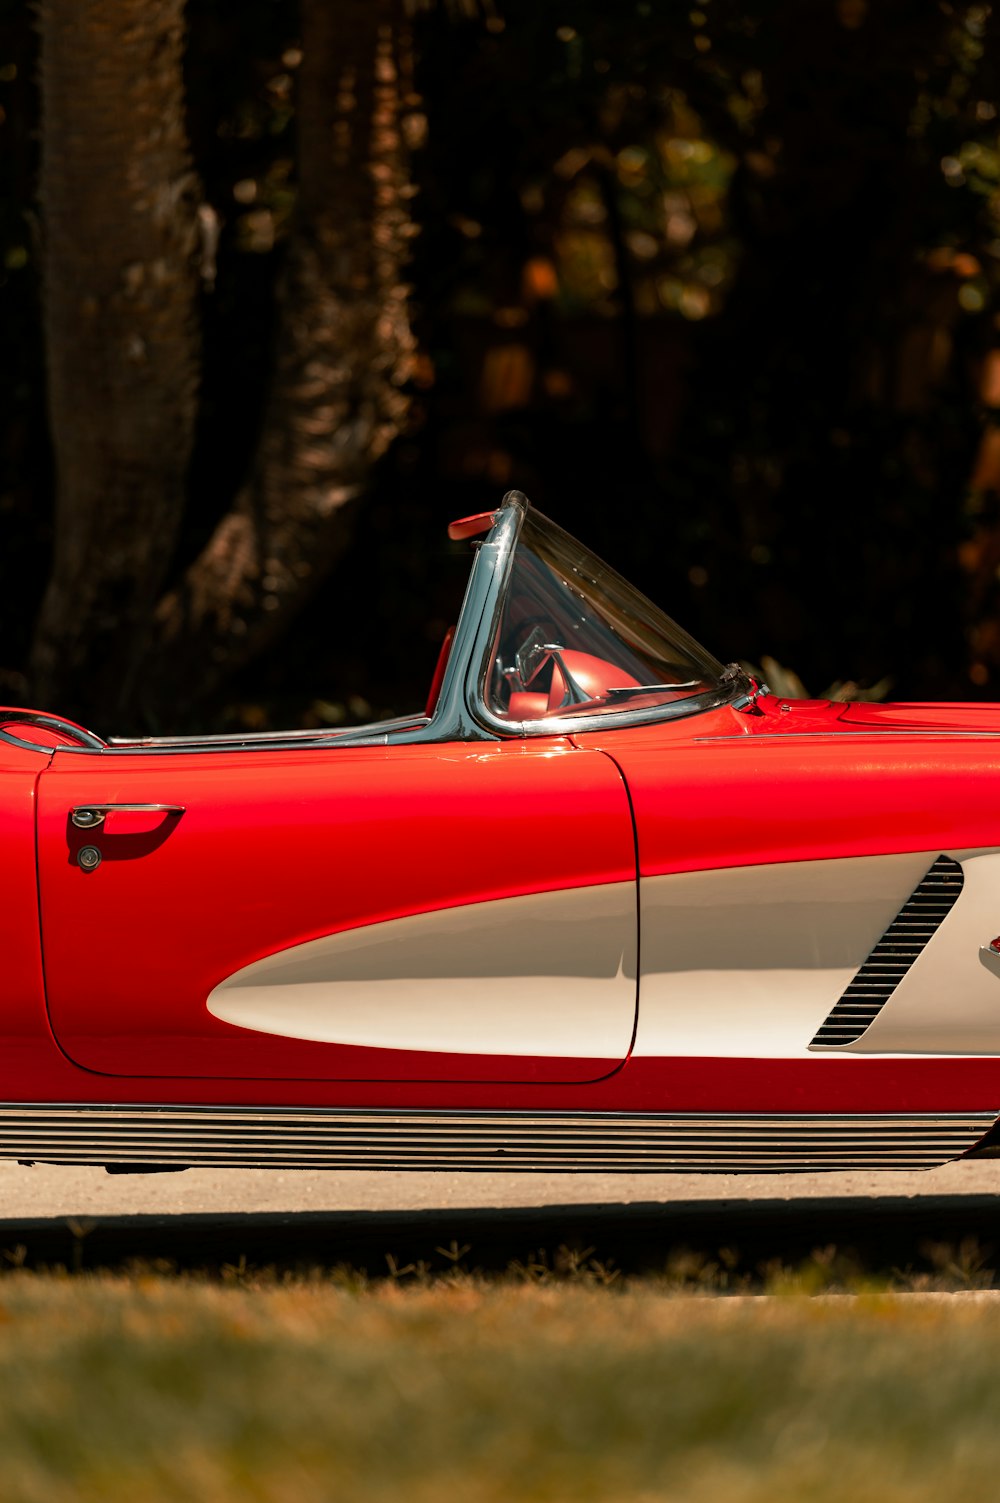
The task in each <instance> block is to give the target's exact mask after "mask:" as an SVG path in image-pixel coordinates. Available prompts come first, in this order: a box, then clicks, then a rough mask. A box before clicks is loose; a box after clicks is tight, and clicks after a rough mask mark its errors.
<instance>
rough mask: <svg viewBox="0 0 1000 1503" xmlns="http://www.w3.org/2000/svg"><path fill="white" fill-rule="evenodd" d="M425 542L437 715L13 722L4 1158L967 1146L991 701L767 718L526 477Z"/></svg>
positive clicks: (763, 697)
mask: <svg viewBox="0 0 1000 1503" xmlns="http://www.w3.org/2000/svg"><path fill="white" fill-rule="evenodd" d="M453 535H455V536H456V537H463V536H471V537H473V538H474V539H476V540H477V544H478V546H477V551H476V555H475V560H474V567H473V573H472V578H471V580H470V586H469V591H468V593H467V596H466V601H465V604H464V606H463V610H462V615H461V618H460V620H459V622H458V625H457V628H456V631H455V634H454V642H453V643H451V644H450V651H449V646H448V645H446V648H445V652H444V655H443V657H442V662H441V665H439V673H438V675H437V676H436V682H435V686H434V688H433V689H432V695H431V701H432V702H431V704H430V705H429V707H428V712H427V713H426V714H424V715H419V716H413V717H410V718H407V719H403V720H399V721H394V722H391V723H387V724H384V725H376V726H369V727H362V728H360V729H353V730H349V731H341V732H335V733H334V732H329V731H317V732H298V733H290V734H284V735H278V734H274V735H272V734H270V733H266V734H260V735H254V736H246V737H222V738H201V739H198V738H194V739H191V738H162V739H159V740H146V741H137V740H133V741H117V742H111V743H107V744H105V743H104V742H102V741H100V740H99V739H98V738H96V737H94V736H93V735H92V734H91V733H89V732H86V731H83V730H82V729H81V728H80V727H77V726H74V725H72V724H71V723H70V722H68V721H64V720H62V719H60V718H59V717H57V716H52V715H47V714H42V713H40V712H34V711H30V710H0V837H2V842H3V844H2V850H3V856H4V902H3V905H2V910H0V930H2V935H3V955H4V962H5V963H4V967H3V982H2V988H0V1156H2V1157H8V1158H17V1159H21V1160H29V1161H35V1160H39V1161H50V1162H67V1163H99V1164H108V1165H112V1166H118V1167H122V1168H125V1167H141V1166H161V1165H163V1166H177V1165H186V1164H239V1165H247V1164H260V1165H279V1164H280V1165H302V1166H305V1165H317V1166H324V1165H325V1166H330V1167H401V1166H406V1165H412V1166H414V1167H421V1168H444V1167H453V1168H454V1167H461V1168H486V1167H489V1168H496V1167H501V1168H502V1167H509V1168H512V1169H518V1168H520V1169H534V1168H561V1169H568V1170H572V1169H586V1168H603V1169H615V1168H621V1169H628V1170H637V1169H649V1170H657V1171H665V1170H672V1169H680V1168H699V1169H705V1170H709V1171H713V1170H714V1171H733V1170H739V1169H754V1170H761V1169H789V1168H802V1169H815V1168H824V1167H828V1168H836V1167H844V1166H854V1165H858V1166H871V1167H876V1166H879V1167H900V1166H906V1165H926V1166H928V1167H929V1166H931V1165H934V1164H938V1163H942V1162H944V1161H946V1160H948V1159H950V1158H954V1157H957V1156H960V1155H962V1154H964V1153H967V1152H971V1151H989V1150H990V1146H991V1144H992V1141H993V1139H992V1135H991V1130H992V1129H993V1127H994V1124H995V1122H996V1120H997V1117H998V1115H1000V955H998V954H997V952H996V951H994V950H992V949H991V943H992V941H993V940H994V939H995V938H997V935H998V934H1000V800H998V799H997V796H996V792H995V790H996V789H997V785H998V778H997V771H996V767H997V758H998V752H1000V746H998V740H997V738H998V737H1000V707H997V706H980V705H942V704H937V705H899V704H894V705H884V706H874V705H868V704H842V703H830V702H826V701H787V700H781V699H778V698H776V697H775V696H773V695H771V694H770V693H768V692H767V690H766V689H765V688H764V687H762V686H761V685H758V684H756V683H754V682H753V681H752V680H751V679H749V678H748V677H747V676H746V675H745V674H744V673H742V672H741V671H740V670H739V669H737V668H733V667H731V668H729V669H722V667H721V665H719V664H717V663H715V662H714V660H713V659H711V658H710V657H709V655H708V654H705V653H704V652H703V650H702V649H700V648H698V647H697V645H696V644H694V643H692V642H691V640H690V638H687V637H686V636H685V635H684V634H683V633H682V632H680V631H679V629H678V628H676V627H674V626H673V624H672V623H670V622H669V621H667V620H666V618H663V617H661V616H659V613H657V612H656V611H655V608H653V607H651V606H649V605H648V602H644V601H642V599H641V597H639V596H637V595H636V594H635V592H633V591H631V590H630V588H629V587H628V586H625V585H624V583H623V582H622V581H620V580H618V579H617V577H616V576H614V575H613V574H612V573H611V571H609V570H607V569H606V568H605V567H604V566H602V565H600V564H599V561H597V560H595V559H593V557H592V555H589V554H587V553H586V552H585V550H582V549H580V548H579V545H576V544H574V543H573V542H572V540H571V539H568V538H567V537H566V535H565V534H561V533H560V532H559V530H558V529H557V528H554V527H553V526H552V524H550V523H547V522H546V521H545V519H543V518H538V516H537V514H535V513H533V512H531V511H530V509H529V508H528V506H527V503H526V502H525V501H524V498H523V497H521V496H520V495H519V494H518V493H511V494H510V495H509V496H508V497H506V498H505V499H504V502H503V504H502V505H501V507H499V508H498V510H497V511H496V512H495V513H492V514H490V515H488V516H485V517H483V518H475V519H469V520H467V521H466V522H464V523H462V524H456V527H455V528H454V530H453ZM557 638H558V640H556V639H557ZM651 675H652V677H651ZM998 949H1000V941H998Z"/></svg>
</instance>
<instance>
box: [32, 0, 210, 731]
mask: <svg viewBox="0 0 1000 1503" xmlns="http://www.w3.org/2000/svg"><path fill="white" fill-rule="evenodd" d="M183 8H184V0H41V3H40V4H39V7H38V15H39V26H40V31H41V88H42V163H41V209H42V237H43V252H42V255H43V262H42V264H43V285H44V300H45V307H44V320H45V337H46V352H47V365H48V400H49V412H50V422H51V430H52V436H53V445H54V450H55V460H56V470H57V492H56V518H55V523H56V526H55V551H54V563H53V573H52V577H51V582H50V584H49V588H48V591H47V593H46V595H45V599H44V602H43V606H42V610H41V615H40V619H39V621H38V625H37V629H36V636H35V642H34V648H33V652H32V658H31V664H30V674H31V689H32V693H33V696H34V698H35V699H36V700H37V701H39V702H44V703H51V704H57V705H59V706H60V708H62V709H65V710H70V711H71V710H73V709H75V708H76V707H78V706H80V705H84V706H93V705H95V704H103V705H105V706H107V707H109V708H110V707H112V706H113V705H114V704H115V703H116V701H119V700H120V699H121V698H122V697H123V696H124V694H125V693H127V691H128V688H129V685H130V681H131V679H132V675H133V673H134V670H135V665H136V663H137V662H138V661H139V659H140V658H141V655H142V651H143V647H144V644H145V642H146V641H147V632H148V624H149V617H150V601H151V599H155V598H156V594H157V592H158V591H159V589H160V587H161V585H162V582H163V577H164V573H165V571H166V568H167V567H168V565H169V561H170V555H171V549H172V546H173V543H174V539H175V535H176V530H177V526H178V523H179V520H180V517H181V513H182V509H183V504H184V483H185V474H186V470H187V464H188V459H189V455H190V451H191V445H192V436H193V429H194V421H195V413H196V406H197V386H198V351H199V334H198V320H197V307H196V302H197V293H198V272H197V266H196V249H197V236H198V219H197V209H198V190H197V182H196V179H195V176H194V174H193V172H192V168H191V160H190V156H189V151H188V143H187V138H186V134H185V125H184V105H183V83H182V75H181V66H182V54H183V46H184V26H183ZM84 676H86V688H85V689H84V687H83V679H84Z"/></svg>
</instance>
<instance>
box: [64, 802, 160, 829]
mask: <svg viewBox="0 0 1000 1503" xmlns="http://www.w3.org/2000/svg"><path fill="white" fill-rule="evenodd" d="M183 813H184V805H183V804H82V805H81V806H80V808H78V809H71V810H70V811H69V818H70V824H74V825H76V828H77V829H78V830H93V829H94V828H95V826H96V825H102V824H103V823H104V818H105V815H107V814H183Z"/></svg>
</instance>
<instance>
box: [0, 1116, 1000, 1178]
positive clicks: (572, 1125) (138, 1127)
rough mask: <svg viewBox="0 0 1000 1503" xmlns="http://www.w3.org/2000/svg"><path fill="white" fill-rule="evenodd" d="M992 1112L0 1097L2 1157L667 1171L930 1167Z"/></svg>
mask: <svg viewBox="0 0 1000 1503" xmlns="http://www.w3.org/2000/svg"><path fill="white" fill-rule="evenodd" d="M997 1115H998V1114H997V1112H993V1111H990V1112H957V1113H938V1114H906V1115H903V1114H885V1115H882V1114H871V1113H869V1114H863V1115H857V1116H854V1115H850V1116H849V1115H835V1116H830V1115H828V1116H809V1115H803V1114H788V1115H784V1114H751V1115H746V1116H735V1115H724V1114H715V1115H713V1114H708V1113H699V1112H692V1113H677V1114H673V1115H670V1114H666V1113H639V1112H525V1111H515V1112H497V1111H483V1112H463V1111H450V1110H446V1111H432V1110H425V1109H419V1110H404V1111H393V1110H391V1109H387V1108H356V1109H341V1110H338V1109H336V1108H331V1107H201V1106H151V1105H140V1106H124V1105H112V1106H88V1105H74V1104H70V1103H65V1104H61V1105H34V1104H31V1103H23V1104H19V1103H7V1104H4V1105H0V1158H10V1159H21V1160H29V1161H36V1162H37V1161H41V1162H45V1163H58V1164H74V1163H75V1164H94V1163H97V1164H104V1163H115V1164H130V1163H131V1164H177V1165H181V1164H186V1165H201V1166H234V1167H237V1166H239V1167H244V1168H247V1167H261V1168H263V1167H285V1168H307V1167H308V1168H327V1169H381V1168H386V1169H389V1168H410V1169H444V1168H448V1169H470V1170H487V1169H489V1170H496V1169H498V1168H500V1169H505V1170H506V1169H511V1170H519V1171H522V1172H530V1171H533V1170H542V1169H551V1170H560V1171H562V1172H566V1173H576V1172H584V1171H594V1170H606V1171H609V1172H616V1171H621V1172H628V1173H636V1172H649V1173H657V1174H667V1173H673V1172H679V1171H684V1170H691V1171H700V1172H704V1173H740V1172H743V1173H749V1172H753V1173H779V1172H789V1171H791V1172H794V1171H807V1170H821V1169H858V1168H872V1169H875V1168H879V1169H898V1168H927V1169H930V1168H933V1167H935V1166H936V1165H939V1164H943V1163H946V1162H948V1161H949V1160H950V1159H955V1158H959V1157H960V1156H961V1155H963V1154H964V1153H967V1152H968V1151H969V1150H970V1149H972V1148H973V1147H974V1146H975V1145H976V1143H978V1142H979V1141H980V1140H981V1139H982V1138H983V1137H984V1136H985V1135H986V1133H987V1132H989V1130H990V1128H992V1127H993V1125H994V1123H995V1122H996V1119H997Z"/></svg>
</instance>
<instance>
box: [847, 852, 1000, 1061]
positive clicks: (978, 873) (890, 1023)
mask: <svg viewBox="0 0 1000 1503" xmlns="http://www.w3.org/2000/svg"><path fill="white" fill-rule="evenodd" d="M935 854H937V853H936V852H935ZM943 854H944V855H946V856H951V858H952V860H954V861H959V862H961V865H962V876H963V879H964V880H963V883H962V891H961V894H960V895H959V899H958V902H957V903H956V904H955V906H954V908H953V909H952V910H951V912H950V913H949V914H947V915H946V917H945V918H944V920H943V922H942V924H941V926H940V928H939V929H938V931H937V933H936V934H935V935H934V938H933V939H932V940H931V941H930V943H929V944H928V945H927V946H925V948H924V949H923V950H922V951H921V953H920V955H918V957H917V959H916V960H915V961H914V962H913V965H912V966H911V967H910V969H909V970H908V971H907V973H906V975H905V976H904V977H903V979H902V981H901V982H900V983H899V985H898V986H897V987H896V989H895V991H894V992H893V993H892V995H891V996H890V997H889V999H888V1001H887V1002H886V1004H885V1006H884V1007H883V1008H882V1010H881V1012H880V1013H879V1014H878V1016H877V1017H876V1018H875V1019H874V1021H873V1022H872V1023H870V1024H869V1026H868V1028H867V1029H866V1030H865V1032H864V1033H863V1034H862V1035H861V1037H860V1038H859V1039H858V1040H857V1041H856V1042H855V1043H853V1044H848V1045H845V1046H843V1047H842V1048H840V1049H838V1050H837V1051H836V1052H837V1053H838V1054H841V1053H843V1054H848V1053H849V1054H1000V974H998V971H997V969H996V967H995V962H994V961H993V958H992V957H990V956H988V955H987V956H981V954H980V951H981V950H982V949H983V947H984V946H988V945H989V943H990V941H991V940H992V939H995V938H996V936H997V935H998V934H1000V851H996V850H984V851H945V852H944V853H943Z"/></svg>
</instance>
